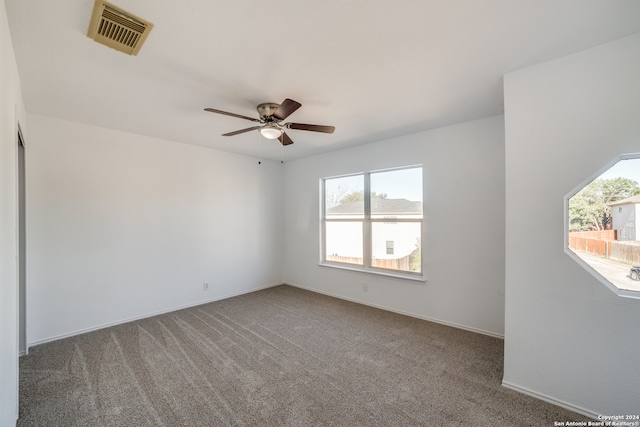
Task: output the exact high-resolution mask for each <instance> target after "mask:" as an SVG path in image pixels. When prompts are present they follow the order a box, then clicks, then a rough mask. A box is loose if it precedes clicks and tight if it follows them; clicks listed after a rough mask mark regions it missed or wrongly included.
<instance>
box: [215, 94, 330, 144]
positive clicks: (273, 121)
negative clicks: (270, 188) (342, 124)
mask: <svg viewBox="0 0 640 427" xmlns="http://www.w3.org/2000/svg"><path fill="white" fill-rule="evenodd" d="M301 106H302V104H300V103H299V102H296V101H294V100H293V99H289V98H287V99H285V100H284V101H282V104H274V103H272V102H266V103H264V104H260V105H258V107H257V109H258V115H259V116H260V118H259V119H255V118H253V117H247V116H243V115H240V114H235V113H229V112H227V111H222V110H216V109H215V108H205V109H204V110H205V111H209V112H211V113H218V114H224V115H226V116H231V117H238V118H240V119H245V120H251V121H252V122H258V123H260V124H259V125H256V126H252V127H250V128H246V129H241V130H236V131H234V132H229V133H225V134H222V136H233V135H238V134H241V133H245V132H249V131H252V130H256V129H258V130H259V131H260V134H262V136H264V137H265V138H267V139H277V140H278V141H280V142H281V143H282V145H290V144H293V141H292V140H291V138H289V135H287V134H286V133H285V131H284V130H285V129H299V130H309V131H312V132H323V133H333V131H334V130H335V129H336V128H335V127H333V126H323V125H310V124H305V123H281V122H282V121H283V120H284V119H286V118H287V117H289V116H290V115H291V113H293V112H294V111H296V110H297V109H298V108H300V107H301Z"/></svg>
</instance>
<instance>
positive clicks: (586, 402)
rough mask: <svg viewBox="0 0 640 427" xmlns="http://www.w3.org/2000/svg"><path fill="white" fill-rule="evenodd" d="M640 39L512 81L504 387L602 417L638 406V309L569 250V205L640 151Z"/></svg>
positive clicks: (639, 304) (639, 303) (508, 81)
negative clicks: (611, 166) (614, 163)
mask: <svg viewBox="0 0 640 427" xmlns="http://www.w3.org/2000/svg"><path fill="white" fill-rule="evenodd" d="M639 117H640V34H638V35H635V36H632V37H629V38H624V39H621V40H619V41H616V42H614V43H610V44H606V45H602V46H599V47H595V48H593V49H589V50H586V51H583V52H580V53H577V54H575V55H571V56H567V57H564V58H561V59H558V60H555V61H551V62H547V63H544V64H541V65H538V66H534V67H530V68H527V69H523V70H520V71H517V72H514V73H511V74H508V75H507V76H505V125H506V184H507V185H506V247H507V252H506V316H505V323H506V330H505V374H504V383H505V385H508V386H511V387H514V388H517V389H520V390H522V391H527V392H530V393H532V394H536V395H538V396H539V397H543V398H546V399H550V400H553V401H555V402H556V403H558V402H560V403H562V402H564V403H565V404H566V406H569V407H573V408H574V409H578V410H581V411H582V412H584V413H587V414H591V415H596V414H604V415H613V414H637V413H638V409H639V408H640V406H639V402H640V368H639V361H640V333H639V332H638V331H639V329H638V328H639V325H640V300H634V299H625V298H620V297H618V296H616V295H615V294H614V293H613V292H612V291H610V290H609V289H607V288H606V287H605V286H604V285H602V284H601V283H600V282H599V281H598V280H596V279H595V278H594V277H592V276H591V275H590V274H589V273H588V272H586V271H585V270H583V269H582V267H580V266H579V265H578V264H577V263H575V262H574V261H573V260H572V259H571V258H569V256H567V255H566V254H565V253H564V252H563V250H564V248H563V244H564V243H563V242H564V240H563V235H564V218H563V213H564V206H563V197H564V196H565V195H566V194H567V193H569V192H570V191H571V190H572V189H574V188H575V187H576V186H577V185H578V184H580V183H581V182H582V181H584V180H585V179H587V178H589V177H590V176H592V174H593V173H594V172H596V171H598V170H600V169H602V168H603V167H604V166H605V165H606V164H607V163H609V162H610V161H611V160H612V159H614V158H615V157H616V156H617V155H618V154H622V153H633V152H638V151H640V150H639V148H640V120H639V119H638V118H639Z"/></svg>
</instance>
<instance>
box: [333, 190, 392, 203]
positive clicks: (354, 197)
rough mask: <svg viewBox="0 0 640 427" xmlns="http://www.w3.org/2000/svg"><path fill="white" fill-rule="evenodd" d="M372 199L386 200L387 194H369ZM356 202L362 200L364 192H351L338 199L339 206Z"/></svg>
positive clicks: (373, 192)
mask: <svg viewBox="0 0 640 427" xmlns="http://www.w3.org/2000/svg"><path fill="white" fill-rule="evenodd" d="M371 198H372V199H386V198H387V193H376V192H375V191H372V192H371ZM358 200H364V190H359V191H352V192H351V193H348V194H345V195H344V196H342V198H341V199H340V204H343V203H348V202H356V201H358Z"/></svg>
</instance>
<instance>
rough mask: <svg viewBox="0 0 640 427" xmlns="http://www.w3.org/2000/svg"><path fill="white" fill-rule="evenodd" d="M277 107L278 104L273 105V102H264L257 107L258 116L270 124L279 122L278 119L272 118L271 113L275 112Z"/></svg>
mask: <svg viewBox="0 0 640 427" xmlns="http://www.w3.org/2000/svg"><path fill="white" fill-rule="evenodd" d="M279 106H280V104H274V103H273V102H265V103H264V104H260V105H258V107H257V108H258V114H259V115H260V118H261V119H262V120H264V121H265V122H271V121H275V122H279V120H278V119H276V118H275V117H273V113H275V112H276V110H277V109H278V107H279Z"/></svg>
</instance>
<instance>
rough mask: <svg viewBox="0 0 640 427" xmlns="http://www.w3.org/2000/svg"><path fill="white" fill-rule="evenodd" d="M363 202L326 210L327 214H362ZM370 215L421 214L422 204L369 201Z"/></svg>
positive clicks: (395, 200)
mask: <svg viewBox="0 0 640 427" xmlns="http://www.w3.org/2000/svg"><path fill="white" fill-rule="evenodd" d="M363 212H364V200H355V201H351V202H347V203H343V204H340V205H338V206H334V207H332V208H329V209H327V213H328V214H362V213H363ZM371 213H372V214H374V215H384V214H389V215H398V214H421V213H422V202H415V201H411V200H407V199H378V198H374V199H372V200H371Z"/></svg>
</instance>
